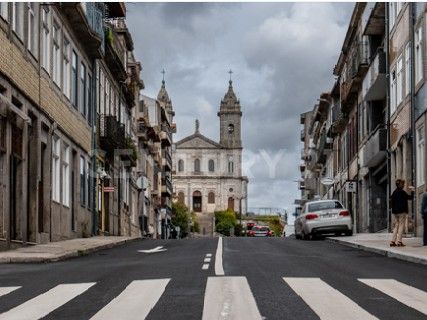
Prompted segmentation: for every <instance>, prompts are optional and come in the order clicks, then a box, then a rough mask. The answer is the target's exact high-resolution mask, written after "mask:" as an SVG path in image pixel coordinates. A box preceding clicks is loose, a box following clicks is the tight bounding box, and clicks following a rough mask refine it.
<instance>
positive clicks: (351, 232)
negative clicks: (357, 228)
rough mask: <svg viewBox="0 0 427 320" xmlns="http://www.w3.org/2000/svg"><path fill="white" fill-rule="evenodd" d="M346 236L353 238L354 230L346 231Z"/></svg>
mask: <svg viewBox="0 0 427 320" xmlns="http://www.w3.org/2000/svg"><path fill="white" fill-rule="evenodd" d="M345 235H346V236H347V237H351V236H352V235H353V230H349V231H346V232H345Z"/></svg>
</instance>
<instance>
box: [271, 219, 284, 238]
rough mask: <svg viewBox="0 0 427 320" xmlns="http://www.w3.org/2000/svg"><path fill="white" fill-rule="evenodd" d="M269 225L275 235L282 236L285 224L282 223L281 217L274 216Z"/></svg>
mask: <svg viewBox="0 0 427 320" xmlns="http://www.w3.org/2000/svg"><path fill="white" fill-rule="evenodd" d="M268 226H269V227H270V230H271V231H273V232H274V236H275V237H281V236H282V233H283V226H282V224H281V223H280V219H279V218H278V217H272V218H270V219H269V221H268Z"/></svg>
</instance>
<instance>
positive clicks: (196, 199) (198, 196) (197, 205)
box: [193, 191, 202, 212]
mask: <svg viewBox="0 0 427 320" xmlns="http://www.w3.org/2000/svg"><path fill="white" fill-rule="evenodd" d="M193 211H195V212H202V193H201V192H200V191H194V193H193Z"/></svg>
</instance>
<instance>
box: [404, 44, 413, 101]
mask: <svg viewBox="0 0 427 320" xmlns="http://www.w3.org/2000/svg"><path fill="white" fill-rule="evenodd" d="M410 91H411V46H410V43H408V44H407V45H406V48H405V93H404V96H406V95H408V94H409V93H410Z"/></svg>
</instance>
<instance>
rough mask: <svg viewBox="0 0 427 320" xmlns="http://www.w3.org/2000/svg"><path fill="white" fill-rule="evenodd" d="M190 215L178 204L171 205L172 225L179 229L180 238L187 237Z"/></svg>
mask: <svg viewBox="0 0 427 320" xmlns="http://www.w3.org/2000/svg"><path fill="white" fill-rule="evenodd" d="M190 221H191V213H190V211H189V210H188V208H187V207H186V206H185V205H183V204H181V203H179V202H176V203H173V204H172V224H173V225H174V226H177V227H179V228H180V229H181V238H184V237H186V236H187V235H188V231H189V230H188V228H189V226H190Z"/></svg>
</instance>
